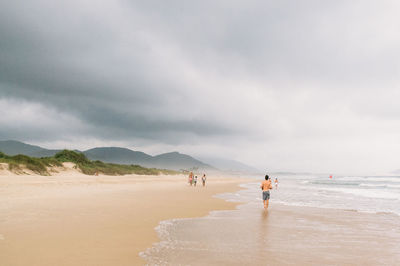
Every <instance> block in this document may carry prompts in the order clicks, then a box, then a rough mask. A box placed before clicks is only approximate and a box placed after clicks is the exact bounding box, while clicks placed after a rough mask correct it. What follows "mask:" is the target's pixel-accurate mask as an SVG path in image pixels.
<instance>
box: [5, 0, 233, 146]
mask: <svg viewBox="0 0 400 266" xmlns="http://www.w3.org/2000/svg"><path fill="white" fill-rule="evenodd" d="M74 4H75V6H74ZM74 4H71V5H68V4H65V3H63V4H62V5H61V7H59V6H57V5H55V4H54V3H52V2H46V1H41V2H35V3H33V2H28V3H26V4H25V6H23V5H19V4H12V3H11V4H10V3H7V4H5V3H3V4H2V8H1V11H0V12H1V16H0V17H1V18H0V19H1V23H0V24H1V28H0V35H1V36H3V37H2V38H1V39H0V69H1V71H0V82H1V83H0V86H1V92H2V94H1V96H2V97H6V98H17V99H18V98H21V99H25V100H29V101H33V102H39V103H42V104H43V105H50V106H52V108H55V109H57V110H59V111H60V112H66V113H69V114H71V115H74V116H76V117H79V118H80V119H82V120H84V121H85V123H88V124H89V125H91V126H92V127H93V128H94V130H93V134H95V135H96V134H97V135H100V136H101V137H107V138H108V137H112V138H130V137H132V136H133V137H134V136H137V137H144V138H155V139H164V135H169V137H168V139H164V141H172V142H176V141H177V139H178V138H182V135H181V134H180V133H181V132H182V133H185V134H186V133H189V134H190V133H191V134H201V135H214V134H226V133H228V134H229V133H232V132H233V130H232V129H229V128H227V127H226V126H224V125H222V124H221V123H216V122H213V121H210V122H207V121H206V120H205V119H203V118H199V117H197V118H196V117H192V116H191V115H190V112H188V114H189V115H188V116H187V117H181V118H179V115H178V119H176V120H174V119H173V117H171V116H170V115H174V106H168V105H167V104H166V103H168V101H169V99H170V98H174V97H175V98H176V97H179V91H177V90H176V89H175V88H176V87H178V86H182V85H179V84H175V82H174V81H173V80H170V78H169V77H168V73H164V72H165V71H168V69H164V67H163V66H161V67H160V66H159V61H160V60H162V54H161V55H158V54H157V53H158V52H157V53H152V51H151V49H152V45H151V43H149V41H148V40H146V36H141V35H146V34H142V33H140V32H136V31H135V28H139V30H138V31H146V27H147V26H146V21H143V20H141V19H133V20H131V19H129V23H127V24H126V25H125V24H124V23H120V22H117V23H116V24H115V25H113V23H114V22H113V21H102V19H103V17H102V16H103V15H106V13H107V10H104V9H101V8H100V9H98V8H96V7H94V8H93V9H94V10H92V12H94V13H96V12H97V15H95V16H88V14H85V12H89V11H90V10H91V8H88V7H84V6H81V5H79V4H77V3H74ZM63 7H65V9H63ZM74 8H82V9H83V12H80V10H75V9H74ZM85 8H86V9H85ZM118 8H119V7H118V6H117V9H118ZM88 10H89V11H88ZM118 12H120V10H117V11H116V13H115V12H114V14H112V15H115V16H116V15H119V14H117V13H118ZM82 13H83V14H82ZM126 15H134V13H130V14H126ZM112 19H113V18H112ZM115 19H116V20H118V18H115ZM106 20H107V18H106ZM135 22H137V23H139V24H141V25H135V24H134V23H135ZM113 27H116V28H113ZM118 27H126V29H120V28H118ZM150 32H151V29H150ZM152 34H153V33H152ZM155 34H157V33H155ZM160 45H162V44H160ZM161 52H162V51H161ZM171 67H172V68H173V64H171ZM171 71H173V69H171ZM171 95H173V96H171ZM183 96H184V95H183ZM183 96H182V97H183ZM166 108H169V112H170V113H169V114H166V113H165V111H164V110H165V109H166ZM171 108H172V109H171ZM96 128H101V129H102V130H100V131H98V132H97V133H96V130H95V129H96ZM169 132H174V133H175V140H174V139H171V138H173V137H172V134H168V133H169ZM116 133H117V134H116Z"/></svg>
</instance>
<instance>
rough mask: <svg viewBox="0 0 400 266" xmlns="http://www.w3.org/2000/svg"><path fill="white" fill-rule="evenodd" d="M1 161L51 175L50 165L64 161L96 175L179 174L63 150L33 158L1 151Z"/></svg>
mask: <svg viewBox="0 0 400 266" xmlns="http://www.w3.org/2000/svg"><path fill="white" fill-rule="evenodd" d="M0 162H3V163H7V164H8V168H9V170H10V171H13V172H17V173H21V172H23V170H22V167H26V168H27V169H29V170H31V171H33V172H35V173H37V174H40V175H49V172H48V170H47V168H48V167H54V166H62V163H63V162H72V163H75V164H76V167H77V168H79V169H80V170H81V171H82V173H84V174H87V175H94V174H96V173H103V174H106V175H126V174H138V175H158V174H160V173H161V174H167V175H168V174H178V172H176V171H172V170H165V169H155V168H145V167H142V166H140V165H124V164H114V163H104V162H102V161H91V160H89V159H88V158H87V157H86V156H85V155H84V154H83V153H80V152H75V151H70V150H63V151H60V152H58V153H57V154H55V155H54V156H53V157H42V158H32V157H29V156H26V155H21V154H19V155H15V156H8V155H6V154H4V153H2V152H0Z"/></svg>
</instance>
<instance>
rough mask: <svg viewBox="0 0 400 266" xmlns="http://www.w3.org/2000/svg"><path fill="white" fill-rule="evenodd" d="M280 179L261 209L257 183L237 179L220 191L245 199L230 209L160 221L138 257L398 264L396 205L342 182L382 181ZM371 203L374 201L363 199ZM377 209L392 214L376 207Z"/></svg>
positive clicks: (187, 261)
mask: <svg viewBox="0 0 400 266" xmlns="http://www.w3.org/2000/svg"><path fill="white" fill-rule="evenodd" d="M282 179H283V180H282ZM280 181H281V182H280V185H279V189H278V190H274V191H273V192H272V193H271V194H272V199H271V202H270V209H269V210H268V211H264V210H263V209H262V202H261V191H260V190H259V188H258V185H259V184H258V183H250V184H245V185H243V188H244V189H243V190H242V191H239V192H237V193H232V194H224V195H221V196H220V197H223V198H225V199H227V200H234V201H242V202H246V203H245V204H243V205H240V206H239V207H238V208H237V210H234V211H216V212H212V213H211V214H210V215H208V216H207V217H203V218H195V219H176V220H168V221H163V222H161V223H160V225H159V226H158V227H157V228H156V230H157V232H158V233H159V236H160V239H161V241H160V242H159V243H156V244H155V245H154V246H153V247H152V248H151V249H148V250H146V251H145V252H143V253H142V254H141V255H142V257H144V258H145V259H146V261H147V262H148V264H150V265H249V264H250V265H265V264H269V265H294V264H295V265H322V264H323V265H335V264H336V265H338V264H339V265H342V264H348V265H360V264H363V265H377V264H378V265H396V264H398V263H399V262H400V219H399V216H398V215H396V214H394V213H395V211H393V210H395V208H396V205H395V204H393V205H389V206H386V205H385V204H386V200H387V198H385V197H379V198H378V197H364V198H363V197H362V196H360V195H359V194H360V193H358V192H359V191H357V192H356V193H353V192H354V188H353V190H352V191H351V192H350V193H348V191H346V186H356V185H355V184H351V185H350V184H349V183H350V182H353V183H357V186H358V183H359V184H371V182H380V183H379V184H382V181H381V179H379V180H368V181H366V180H365V179H362V178H361V180H359V181H360V182H358V181H356V180H355V179H354V178H353V179H351V180H350V178H346V177H344V178H343V180H337V181H335V183H333V182H332V183H324V182H325V181H323V180H319V179H318V178H314V177H313V178H300V177H295V178H292V179H289V178H288V179H286V180H285V179H284V178H280ZM321 181H323V182H321ZM395 182H397V179H395ZM360 187H362V186H360ZM333 188H335V190H333V191H332V190H330V189H333ZM339 189H341V191H340V192H338V190H339ZM367 189H368V188H367ZM395 193H396V192H395ZM367 195H369V194H367ZM351 197H352V200H350V198H351ZM333 199H334V200H333ZM395 200H396V199H392V201H395ZM331 201H335V203H333V202H331ZM371 202H373V203H377V202H378V203H380V204H375V205H373V206H370V205H368V204H370V203H371ZM290 205H303V206H315V207H318V208H315V207H301V206H290ZM346 209H347V210H346ZM357 210H360V211H370V212H372V211H376V212H378V214H372V213H360V212H357ZM383 210H389V211H391V212H390V213H381V212H382V211H383Z"/></svg>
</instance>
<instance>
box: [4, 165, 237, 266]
mask: <svg viewBox="0 0 400 266" xmlns="http://www.w3.org/2000/svg"><path fill="white" fill-rule="evenodd" d="M207 181H208V182H207V186H206V187H205V188H203V187H201V186H199V185H198V186H197V187H190V186H189V185H188V183H187V177H185V176H183V175H182V176H135V175H127V176H86V175H83V174H79V173H76V172H75V171H72V170H70V171H65V172H64V173H59V174H56V175H55V176H32V175H24V176H19V175H4V173H3V175H0V264H1V265H138V264H139V265H140V264H144V263H145V261H144V260H143V259H142V258H141V257H140V256H139V252H141V251H144V250H145V249H146V248H148V247H151V245H152V243H154V242H157V241H158V238H157V234H156V232H155V230H154V227H156V226H157V225H158V223H159V222H160V221H162V220H165V219H171V218H179V217H201V216H205V215H207V214H208V213H209V212H210V211H211V210H222V209H232V208H234V207H235V205H236V204H234V203H230V202H226V201H224V200H222V199H218V198H215V197H213V195H215V194H218V193H223V192H232V191H235V190H238V186H237V185H238V184H239V183H240V180H239V179H232V178H223V177H212V176H210V177H209V178H208V180H207Z"/></svg>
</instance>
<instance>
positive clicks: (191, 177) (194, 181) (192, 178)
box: [189, 172, 207, 187]
mask: <svg viewBox="0 0 400 266" xmlns="http://www.w3.org/2000/svg"><path fill="white" fill-rule="evenodd" d="M206 180H207V177H206V174H203V176H202V177H201V182H202V183H203V187H205V186H206ZM189 184H190V185H191V186H196V185H197V175H196V176H195V175H194V174H193V172H190V174H189Z"/></svg>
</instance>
